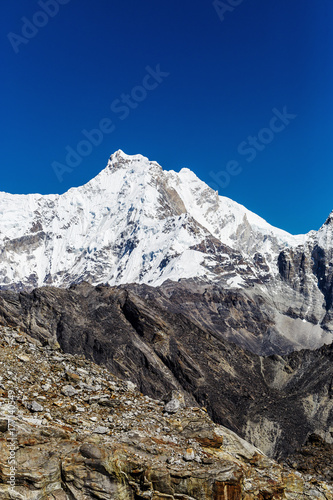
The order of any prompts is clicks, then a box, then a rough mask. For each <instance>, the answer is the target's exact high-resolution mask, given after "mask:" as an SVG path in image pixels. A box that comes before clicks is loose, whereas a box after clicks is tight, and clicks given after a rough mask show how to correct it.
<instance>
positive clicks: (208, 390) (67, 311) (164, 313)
mask: <svg viewBox="0 0 333 500" xmlns="http://www.w3.org/2000/svg"><path fill="white" fill-rule="evenodd" d="M0 212H1V213H2V217H1V219H0V289H1V291H0V323H1V324H2V325H4V326H5V327H15V328H20V329H21V330H23V331H24V332H26V333H27V334H29V335H31V336H32V337H34V338H36V339H38V340H39V341H40V342H42V344H44V345H47V344H50V345H52V343H55V342H58V343H59V344H60V346H61V348H62V349H63V350H64V351H65V352H68V353H71V354H82V355H84V356H85V357H86V358H88V359H90V360H92V361H94V362H96V363H98V364H103V365H105V366H106V367H107V368H108V369H109V370H110V371H111V372H112V373H114V374H115V375H117V376H119V377H120V378H123V379H126V380H131V381H132V382H134V383H136V384H137V386H138V388H139V389H140V391H142V392H143V393H144V394H148V395H149V396H151V397H156V398H162V399H163V398H166V397H167V394H169V393H170V391H172V390H177V391H180V392H181V393H183V395H184V397H185V400H186V402H187V403H188V405H192V406H204V407H206V408H207V409H208V412H209V414H210V416H211V417H212V418H213V420H215V421H216V422H218V423H219V424H222V425H224V426H226V427H229V428H231V429H232V430H233V431H235V432H237V433H239V434H240V435H241V436H243V437H244V438H246V439H248V440H249V441H251V442H252V443H253V444H254V445H255V446H257V447H258V448H260V449H262V450H263V451H264V452H265V453H267V454H268V455H270V456H272V457H285V456H287V455H288V454H291V453H293V452H294V451H295V450H296V449H298V448H299V447H300V446H301V445H302V444H303V443H305V442H306V440H307V438H308V436H309V435H310V434H312V433H316V434H317V435H319V436H320V437H321V439H323V440H324V441H326V442H327V443H332V442H333V369H332V366H333V364H332V340H333V212H332V214H331V215H330V216H329V217H328V219H327V221H326V222H325V223H324V224H323V226H322V227H321V228H320V229H319V231H311V232H310V233H308V234H306V235H297V236H293V235H290V234H288V233H287V232H285V231H282V230H280V229H277V228H274V227H272V226H271V225H269V224H268V223H267V222H266V221H264V220H263V219H262V218H260V217H259V216H257V215H255V214H253V213H252V212H250V211H249V210H247V209H246V208H244V207H243V206H241V205H239V204H238V203H236V202H234V201H232V200H230V199H228V198H225V197H222V196H218V194H217V193H216V192H215V191H214V190H212V189H211V188H210V187H209V186H207V185H206V184H205V183H203V182H202V181H200V180H199V179H198V178H197V177H196V175H195V174H194V173H193V172H191V171H190V170H188V169H182V170H181V171H180V172H179V173H176V172H173V171H164V170H163V169H162V168H161V167H160V166H159V165H158V164H157V163H156V162H150V161H149V160H148V159H147V158H144V157H143V156H141V155H135V156H128V155H126V154H124V153H123V152H122V151H118V152H116V153H115V154H113V155H112V156H111V157H110V159H109V162H108V164H107V166H106V168H105V169H104V170H102V171H101V172H100V174H99V175H97V177H95V178H94V179H92V180H91V181H90V182H88V183H87V184H86V185H84V186H82V187H79V188H73V189H70V190H69V191H68V192H66V193H64V194H63V195H46V196H42V195H37V194H31V195H11V194H6V193H1V194H0Z"/></svg>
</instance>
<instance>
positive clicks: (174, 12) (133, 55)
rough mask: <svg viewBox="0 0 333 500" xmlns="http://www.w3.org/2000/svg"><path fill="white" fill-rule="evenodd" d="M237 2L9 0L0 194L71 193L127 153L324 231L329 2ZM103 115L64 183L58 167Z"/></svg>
mask: <svg viewBox="0 0 333 500" xmlns="http://www.w3.org/2000/svg"><path fill="white" fill-rule="evenodd" d="M55 1H56V4H55ZM228 2H230V3H229V10H228V11H226V12H225V13H223V7H222V3H223V2H222V1H220V4H221V5H220V7H219V6H216V7H214V5H213V2H212V1H210V0H209V1H204V0H169V1H168V2H156V0H154V1H153V0H142V1H140V2H138V1H137V0H135V1H134V0H131V1H128V0H112V1H110V0H94V1H92V0H91V1H90V0H52V2H51V3H50V4H48V2H47V1H46V0H41V1H40V3H38V2H37V1H33V0H15V1H11V0H7V1H5V2H3V4H2V15H1V17H0V31H1V61H2V73H1V79H0V89H1V90H0V99H1V118H0V119H1V157H2V158H1V161H2V168H1V177H0V179H1V184H0V190H1V191H7V192H11V193H28V192H39V193H43V194H46V193H62V192H64V191H66V190H67V189H69V188H70V187H73V186H78V185H81V184H83V183H85V182H87V181H88V180H90V179H91V178H92V177H94V176H95V175H96V174H97V173H98V172H99V171H100V170H102V168H104V166H105V165H106V162H107V159H108V157H109V156H110V154H111V153H112V152H114V151H115V150H117V149H119V148H120V149H123V150H124V151H125V152H126V153H128V154H136V153H141V154H143V155H145V156H148V157H149V158H150V159H152V160H156V161H158V162H159V163H160V164H161V165H162V166H163V167H164V168H166V169H174V170H179V169H180V168H182V167H188V168H191V169H192V170H193V171H194V172H195V173H196V174H197V175H198V176H199V177H200V178H201V179H203V180H204V181H206V182H207V183H209V184H211V185H212V186H213V187H215V188H217V187H218V188H219V193H220V194H222V195H224V196H228V197H230V198H232V199H234V200H235V201H238V202H239V203H242V204H243V205H245V206H246V207H247V208H249V209H250V210H253V211H254V212H256V213H258V214H259V215H261V216H262V217H264V218H265V219H266V220H267V221H268V222H270V223H271V224H273V225H276V226H278V227H281V228H283V229H286V230H288V231H290V232H292V233H299V232H307V231H309V230H310V229H317V228H318V227H319V226H320V225H321V224H322V223H323V222H324V221H325V219H326V217H327V216H328V214H329V213H330V211H331V210H332V209H333V195H332V187H333V92H332V89H333V62H332V54H333V32H332V25H333V2H332V0H318V1H317V2H314V1H313V0H293V1H290V0H270V1H265V0H243V1H242V0H225V4H227V5H228ZM60 3H61V5H60ZM41 4H43V5H44V11H43V8H42V7H41ZM230 4H231V5H234V6H235V7H232V8H231V7H230ZM236 4H238V5H237V6H236ZM46 10H48V13H46ZM57 10H58V12H56V11H57ZM41 11H43V12H44V14H41ZM51 14H52V16H53V17H52V16H51ZM222 18H224V19H222ZM27 20H28V22H27ZM29 22H32V23H33V25H31V24H29ZM34 24H35V25H36V24H37V25H38V26H39V27H37V28H36V27H34ZM9 33H11V35H9V36H8V34H9ZM158 65H160V66H159V68H160V72H161V73H162V76H155V79H154V77H153V76H148V75H149V72H151V73H153V70H154V71H156V68H157V67H158ZM147 67H149V68H150V70H149V69H147ZM157 69H158V68H157ZM166 74H168V76H166ZM143 84H144V86H145V87H146V88H143V87H142V85H143ZM128 95H129V96H130V97H126V96H128ZM133 96H134V97H133ZM122 100H123V101H124V102H123V103H121V101H122ZM111 106H112V108H113V109H111ZM121 106H122V107H121ZM284 107H286V111H285V112H286V113H287V114H288V115H293V117H292V118H291V117H289V118H288V117H287V118H284V121H285V123H283V121H281V119H278V118H276V119H273V118H274V116H276V113H283V109H284ZM273 109H275V112H274V111H273ZM295 115H297V116H296V117H295ZM104 119H108V120H107V121H103V120H104ZM101 121H102V126H103V127H104V130H105V131H107V133H106V132H105V131H104V132H103V134H102V136H101V135H100V134H97V135H95V136H94V137H93V139H94V141H95V144H96V145H94V146H89V144H88V146H87V144H85V145H84V144H83V146H82V144H81V146H82V149H81V150H80V151H81V152H83V153H85V154H86V156H84V157H83V156H80V158H79V159H80V163H79V164H78V165H77V166H76V167H75V168H73V169H72V170H71V172H64V173H63V175H62V177H63V180H62V182H59V178H57V176H56V174H55V172H54V169H53V167H52V164H54V162H58V163H61V164H62V165H65V166H66V167H67V168H68V163H67V164H66V154H67V151H66V147H67V146H69V147H70V148H73V149H74V150H75V149H76V148H77V145H78V144H79V143H80V141H82V140H87V138H86V137H84V134H83V132H82V131H83V130H84V129H85V130H86V131H90V130H92V129H95V128H97V127H100V126H101ZM111 121H112V124H111ZM90 140H91V137H90ZM250 142H252V145H251V144H250ZM85 147H86V149H84V148H85ZM89 148H90V149H91V151H90V150H89ZM249 148H251V149H249ZM87 153H89V154H87ZM250 160H251V161H250ZM72 161H73V158H72ZM229 162H233V163H229ZM236 162H237V163H236ZM72 165H73V164H72ZM240 170H241V171H240ZM228 171H229V172H228ZM230 172H231V173H232V174H233V175H230ZM234 174H237V175H234ZM228 176H229V177H230V179H229V178H228ZM214 178H215V180H214ZM216 179H217V180H216ZM228 181H229V182H228ZM226 184H228V185H226Z"/></svg>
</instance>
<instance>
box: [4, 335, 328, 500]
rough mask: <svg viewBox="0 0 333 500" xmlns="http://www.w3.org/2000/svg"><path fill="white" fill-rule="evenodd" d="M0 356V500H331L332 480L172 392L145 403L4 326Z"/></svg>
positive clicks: (91, 368)
mask: <svg viewBox="0 0 333 500" xmlns="http://www.w3.org/2000/svg"><path fill="white" fill-rule="evenodd" d="M0 359H1V362H0V401H1V407H0V412H1V416H0V448H1V454H0V456H1V459H0V498H1V499H4V500H5V499H24V500H73V499H76V500H88V499H90V498H91V499H93V498H99V499H105V500H107V499H114V500H125V499H126V500H131V499H132V500H135V499H151V500H160V499H163V500H167V499H170V500H176V499H177V500H209V499H211V500H226V499H229V500H230V499H232V500H238V499H239V500H241V499H242V500H250V499H258V500H259V499H260V500H263V499H273V498H274V499H289V500H294V499H300V498H304V499H306V498H308V499H311V500H312V499H314V498H316V499H323V500H331V499H332V498H333V487H332V484H330V483H329V481H327V480H324V478H323V477H319V476H318V475H317V477H316V476H315V475H309V474H308V475H302V474H301V473H299V472H298V471H295V470H292V469H291V468H290V467H288V466H282V465H279V464H277V463H276V462H274V461H273V460H271V459H269V458H268V457H267V456H265V455H264V454H263V453H262V452H261V451H260V450H258V449H257V448H255V447H253V446H252V445H250V444H249V443H247V442H246V441H244V440H242V439H241V438H239V437H238V436H237V435H236V434H235V433H233V432H232V431H230V430H228V429H227V428H225V427H222V426H219V425H216V424H214V423H213V422H212V421H211V420H210V418H209V417H208V415H207V412H206V410H205V409H204V408H200V407H186V406H185V404H184V401H183V399H182V397H181V395H180V394H179V393H178V392H174V393H173V394H172V398H171V400H170V401H169V402H168V403H167V404H165V403H164V402H162V401H158V400H155V399H152V398H149V397H147V396H144V395H143V394H142V393H140V392H138V391H137V389H136V387H135V385H134V384H133V383H131V382H129V381H121V380H119V379H117V378H116V377H115V376H114V375H112V374H111V373H110V372H109V371H108V370H107V369H105V368H103V367H100V366H97V365H95V364H93V363H92V362H90V361H87V360H86V359H85V358H84V357H83V356H79V355H75V356H72V355H70V354H66V353H64V352H62V351H61V350H60V348H59V345H58V344H57V343H53V344H52V346H49V345H48V346H44V347H43V346H42V345H41V343H40V342H39V341H37V340H36V339H34V338H32V337H30V336H29V335H27V334H25V333H22V332H20V331H19V330H17V329H13V328H8V327H1V328H0ZM8 425H9V428H8ZM10 438H12V439H13V441H10ZM9 442H14V443H15V446H14V447H15V470H14V472H13V470H12V476H15V480H13V481H14V482H15V485H14V486H13V487H12V489H10V488H11V486H10V485H9V484H8V483H7V481H8V476H9V467H8V456H9V447H8V443H9Z"/></svg>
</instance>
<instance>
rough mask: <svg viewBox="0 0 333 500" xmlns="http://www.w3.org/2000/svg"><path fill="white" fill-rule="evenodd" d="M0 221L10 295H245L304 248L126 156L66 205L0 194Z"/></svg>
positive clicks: (213, 196) (177, 176) (54, 199)
mask: <svg viewBox="0 0 333 500" xmlns="http://www.w3.org/2000/svg"><path fill="white" fill-rule="evenodd" d="M0 213H1V220H0V245H1V261H0V286H1V287H3V288H6V287H13V286H16V287H18V288H22V287H23V288H24V287H28V288H31V287H35V286H42V285H45V284H55V285H57V286H66V285H69V284H70V283H72V282H77V281H81V280H87V281H89V282H91V283H93V284H97V283H100V282H107V283H110V284H120V283H128V282H139V283H142V282H143V283H149V284H152V285H159V284H161V283H163V281H165V280H167V279H172V280H179V279H182V278H194V277H196V278H200V277H202V278H203V277H205V279H207V278H209V279H212V280H216V279H222V278H223V279H224V280H225V281H226V283H230V284H232V285H235V284H238V285H239V284H242V283H244V280H246V279H252V280H260V279H263V278H264V276H266V275H267V274H268V273H270V274H272V275H276V274H277V273H278V266H277V257H278V255H279V253H280V252H281V250H283V249H284V248H292V247H296V246H299V245H303V244H304V243H305V242H306V240H307V235H300V236H292V235H290V234H289V233H287V232H285V231H282V230H280V229H277V228H274V227H273V226H270V225H269V224H268V223H267V222H266V221H265V220H264V219H262V218H261V217H259V216H257V215H255V214H254V213H252V212H250V211H249V210H247V209H246V208H245V207H243V206H242V205H239V204H238V203H236V202H234V201H232V200H230V199H228V198H226V197H223V196H218V194H217V193H216V192H215V191H214V190H212V189H211V188H210V187H209V186H207V185H206V184H205V183H204V182H202V181H201V180H200V179H198V177H197V176H196V175H195V174H194V173H193V172H192V171H191V170H189V169H188V168H183V169H181V170H180V172H178V173H177V172H174V171H164V170H163V169H162V167H161V166H160V165H159V164H158V163H157V162H155V161H149V160H148V158H146V157H144V156H142V155H127V154H125V153H124V152H123V151H121V150H118V151H116V152H115V153H114V154H113V155H111V157H110V159H109V161H108V163H107V165H106V167H105V168H104V169H103V170H102V171H101V172H100V173H99V174H98V175H97V176H96V177H95V178H93V179H92V180H91V181H89V182H88V183H87V184H85V185H83V186H81V187H78V188H72V189H70V190H69V191H67V192H66V193H64V194H63V195H46V196H42V195H38V194H31V195H11V194H7V193H1V195H0ZM236 255H237V257H235V256H236ZM258 259H259V261H260V265H259V264H258V262H259V261H258ZM236 261H237V265H236ZM238 285H237V286H238Z"/></svg>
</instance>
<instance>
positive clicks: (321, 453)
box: [286, 434, 333, 481]
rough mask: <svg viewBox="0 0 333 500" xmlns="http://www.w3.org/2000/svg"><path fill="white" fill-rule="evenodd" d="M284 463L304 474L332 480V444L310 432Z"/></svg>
mask: <svg viewBox="0 0 333 500" xmlns="http://www.w3.org/2000/svg"><path fill="white" fill-rule="evenodd" d="M286 464H287V465H289V466H290V467H292V468H293V469H297V470H299V471H301V472H303V473H304V474H311V475H312V476H317V477H319V478H322V479H324V481H325V480H326V481H333V444H328V443H326V442H325V441H324V440H323V439H322V438H321V437H320V436H317V435H316V434H311V435H310V436H309V437H308V439H307V441H306V443H305V444H304V445H303V446H302V447H301V448H299V449H298V450H296V452H295V453H294V454H292V455H291V456H290V457H288V459H287V460H286Z"/></svg>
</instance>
